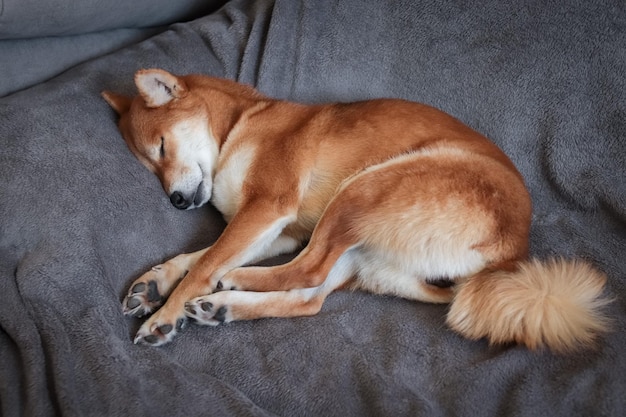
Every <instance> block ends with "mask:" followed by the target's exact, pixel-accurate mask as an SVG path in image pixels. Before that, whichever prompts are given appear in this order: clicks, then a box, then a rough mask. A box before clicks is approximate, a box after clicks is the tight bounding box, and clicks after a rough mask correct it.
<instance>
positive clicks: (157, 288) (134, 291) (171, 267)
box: [122, 259, 187, 317]
mask: <svg viewBox="0 0 626 417" xmlns="http://www.w3.org/2000/svg"><path fill="white" fill-rule="evenodd" d="M186 273H187V270H185V269H184V268H182V267H180V266H179V265H178V264H177V263H176V262H175V259H174V260H171V261H169V262H166V263H164V264H162V265H157V266H154V267H152V269H151V270H150V271H148V272H146V273H145V274H143V275H142V276H141V277H139V278H138V279H137V280H136V281H135V282H133V284H132V285H131V286H130V289H129V290H128V294H127V295H126V297H125V298H124V301H123V302H122V307H123V309H124V314H126V315H129V316H134V317H142V316H145V315H146V314H150V313H152V312H154V311H155V310H156V309H157V308H159V307H160V306H161V304H163V301H164V300H165V297H166V296H167V294H168V293H169V292H170V291H171V289H172V287H173V286H175V285H176V283H178V282H179V281H180V280H181V279H182V278H183V277H184V276H185V274H186Z"/></svg>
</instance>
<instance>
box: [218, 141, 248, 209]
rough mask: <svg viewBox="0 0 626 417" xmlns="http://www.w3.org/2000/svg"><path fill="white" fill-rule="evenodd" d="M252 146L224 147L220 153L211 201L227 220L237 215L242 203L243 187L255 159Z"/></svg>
mask: <svg viewBox="0 0 626 417" xmlns="http://www.w3.org/2000/svg"><path fill="white" fill-rule="evenodd" d="M254 155H255V152H254V148H253V147H252V146H249V145H248V146H239V147H238V148H237V149H224V150H223V151H222V153H221V154H220V157H219V159H218V163H217V169H216V171H215V177H214V178H213V194H212V197H211V203H212V204H213V205H214V206H215V207H216V208H217V209H218V210H219V211H220V212H221V213H222V214H223V215H224V218H225V219H226V221H230V219H231V218H232V217H233V216H234V215H235V213H236V212H237V209H238V208H239V204H240V203H241V189H242V187H243V183H244V181H245V179H246V177H247V175H248V170H249V169H250V165H251V164H252V161H253V159H254Z"/></svg>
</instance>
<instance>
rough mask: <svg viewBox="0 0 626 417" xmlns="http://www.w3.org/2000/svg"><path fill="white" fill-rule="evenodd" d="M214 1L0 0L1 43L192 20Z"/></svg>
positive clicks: (211, 8)
mask: <svg viewBox="0 0 626 417" xmlns="http://www.w3.org/2000/svg"><path fill="white" fill-rule="evenodd" d="M216 3H218V1H215V0H177V1H170V0H134V1H125V0H106V1H104V0H46V1H40V0H0V39H25V38H35V37H41V36H67V35H77V34H82V33H93V32H101V31H105V30H111V29H120V28H145V27H150V26H160V25H165V24H168V23H172V22H177V21H181V20H189V19H192V18H194V17H196V16H199V15H201V14H202V13H206V12H208V11H210V10H214V9H215V4H216Z"/></svg>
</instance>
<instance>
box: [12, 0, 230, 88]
mask: <svg viewBox="0 0 626 417" xmlns="http://www.w3.org/2000/svg"><path fill="white" fill-rule="evenodd" d="M224 3H225V0H180V1H169V0H137V1H124V0H114V1H110V0H108V1H102V0H47V1H39V0H0V97H3V96H6V95H8V94H11V93H14V92H16V91H19V90H21V89H24V88H26V87H29V86H31V85H34V84H36V83H40V82H43V81H45V80H47V79H49V78H51V77H53V76H56V75H58V74H60V73H61V72H63V71H65V70H67V69H68V68H71V67H72V66H74V65H77V64H79V63H81V62H84V61H86V60H88V59H92V58H94V57H97V56H101V55H104V54H106V53H109V52H112V51H115V50H117V49H120V48H122V47H124V46H128V45H131V44H134V43H137V42H139V41H141V40H144V39H146V38H148V37H150V36H152V35H154V34H156V33H158V32H162V31H163V30H164V29H165V27H166V25H168V24H171V23H173V22H180V21H184V20H190V19H193V18H196V17H199V16H204V15H205V14H207V13H208V12H210V11H214V10H216V9H217V8H218V7H220V6H221V5H222V4H224Z"/></svg>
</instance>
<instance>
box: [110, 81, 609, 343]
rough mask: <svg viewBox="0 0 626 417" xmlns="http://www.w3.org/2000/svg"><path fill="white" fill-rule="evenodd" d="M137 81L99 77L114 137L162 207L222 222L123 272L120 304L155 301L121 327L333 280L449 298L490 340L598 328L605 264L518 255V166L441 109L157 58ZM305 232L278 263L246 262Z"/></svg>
mask: <svg viewBox="0 0 626 417" xmlns="http://www.w3.org/2000/svg"><path fill="white" fill-rule="evenodd" d="M135 84H136V86H137V89H138V91H139V95H138V96H136V97H134V98H130V97H126V96H122V95H119V94H115V93H112V92H107V91H105V92H103V96H104V98H105V99H106V101H107V102H108V103H109V104H110V105H111V107H113V109H114V110H115V111H116V112H117V113H118V114H119V116H120V120H119V128H120V130H121V133H122V135H123V137H124V139H125V141H126V143H127V145H128V147H129V148H130V150H131V151H132V152H133V154H134V155H135V156H136V157H137V159H139V161H141V163H142V164H143V165H145V166H146V167H147V168H148V169H149V170H150V171H152V172H153V173H154V174H156V175H157V176H158V178H159V180H160V181H161V183H162V185H163V189H164V190H165V192H166V194H167V195H168V196H169V199H170V201H171V203H172V204H173V205H174V206H175V207H176V208H178V209H181V210H182V209H185V210H188V209H193V208H196V207H200V206H202V205H203V204H205V203H207V202H209V201H210V202H211V203H212V204H213V205H214V206H215V207H217V209H218V210H219V211H220V212H221V213H222V214H223V216H224V218H225V219H226V220H227V222H228V225H227V227H226V229H225V230H224V232H223V233H222V235H221V236H220V237H219V239H218V240H217V241H216V242H215V244H213V245H212V246H211V247H209V248H206V249H204V250H201V251H198V252H195V253H191V254H181V255H179V256H176V257H175V258H173V259H171V260H169V261H167V262H165V263H164V264H162V265H159V266H156V267H154V268H152V270H150V271H148V272H147V273H146V274H144V275H143V276H141V277H140V278H139V279H137V280H136V281H135V282H134V283H133V284H132V285H131V286H130V289H129V291H128V295H127V296H126V298H125V300H124V301H123V308H124V311H125V313H126V314H129V315H133V316H143V315H146V314H148V313H152V312H154V314H152V315H151V316H150V317H149V318H148V320H147V321H146V322H145V323H144V324H143V325H142V326H141V328H140V329H139V331H138V333H137V336H136V338H135V343H139V342H141V343H146V344H150V345H155V346H156V345H161V344H163V343H166V342H168V341H170V340H171V339H172V338H173V337H174V336H175V334H176V333H177V331H178V330H179V328H180V325H181V323H183V321H184V319H185V317H190V318H193V319H195V320H196V321H197V322H198V323H200V324H208V325H217V324H220V323H222V322H230V321H234V320H250V319H257V318H261V317H294V316H306V315H313V314H316V313H317V312H318V311H319V310H320V309H321V307H322V304H323V302H324V299H325V298H326V297H327V296H328V295H329V294H330V293H331V292H332V291H334V290H336V289H338V288H346V287H350V288H359V289H363V290H366V291H371V292H374V293H379V294H391V295H395V296H398V297H403V298H407V299H412V300H418V301H424V302H431V303H451V305H450V308H449V313H448V315H447V323H448V325H449V326H450V327H451V328H452V329H454V330H455V331H457V332H458V333H460V334H461V335H463V336H465V337H467V338H469V339H480V338H487V339H488V340H489V341H490V343H494V344H499V343H510V342H515V343H520V344H523V345H526V346H527V347H528V348H531V349H535V348H540V347H544V346H545V347H548V348H550V349H552V350H554V351H568V350H572V349H576V348H578V347H583V346H586V345H589V344H591V343H592V342H593V341H594V340H595V338H596V337H597V335H599V334H600V333H602V332H603V331H605V330H606V319H605V318H604V317H603V315H602V311H601V310H602V306H603V305H604V304H605V303H606V299H605V298H603V296H602V292H603V288H604V285H605V281H606V278H605V276H604V275H603V274H602V273H601V272H599V271H597V270H595V269H594V268H593V267H591V266H590V265H588V264H586V263H584V262H581V261H575V260H574V261H566V260H562V259H555V260H549V261H547V262H539V261H537V260H529V259H528V238H529V236H528V235H529V228H530V221H531V201H530V197H529V194H528V191H527V190H526V187H525V185H524V181H523V179H522V176H521V175H520V173H519V172H518V171H517V169H516V168H515V167H514V165H513V163H512V162H511V161H510V160H509V158H508V157H507V156H506V155H505V154H504V153H503V152H502V151H501V150H500V149H499V148H498V147H497V146H496V145H494V144H493V143H492V142H490V141H489V140H488V139H487V138H485V137H484V136H482V135H481V134H479V133H478V132H476V131H474V130H472V129H470V128H469V127H467V126H465V125H464V124H462V123H461V122H459V121H458V120H456V119H454V118H453V117H451V116H449V115H447V114H445V113H443V112H441V111H439V110H437V109H435V108H432V107H429V106H426V105H423V104H417V103H412V102H408V101H402V100H391V99H381V100H371V101H363V102H356V103H347V104H339V103H335V104H326V105H303V104H297V103H292V102H288V101H281V100H275V99H271V98H268V97H266V96H264V95H262V94H260V93H259V92H257V91H256V90H254V89H253V88H251V87H248V86H245V85H241V84H238V83H235V82H232V81H228V80H224V79H218V78H213V77H207V76H201V75H188V76H180V77H179V76H175V75H173V74H170V73H168V72H166V71H163V70H158V69H150V70H141V71H138V72H137V73H136V74H135ZM306 242H308V243H306ZM305 243H306V246H305V247H304V248H303V249H302V251H301V252H300V253H299V254H298V255H297V256H296V257H295V258H294V259H293V260H292V261H291V262H289V263H287V264H284V265H279V266H272V267H258V266H245V265H247V264H251V263H254V262H255V261H258V260H261V259H264V258H268V257H272V256H275V255H278V254H281V253H286V252H293V251H295V250H296V249H298V248H300V247H301V245H303V244H305ZM163 299H167V301H166V302H165V303H164V304H163V305H162V306H161V305H160V304H161V302H162V301H161V300H163ZM407 320H410V317H407Z"/></svg>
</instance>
